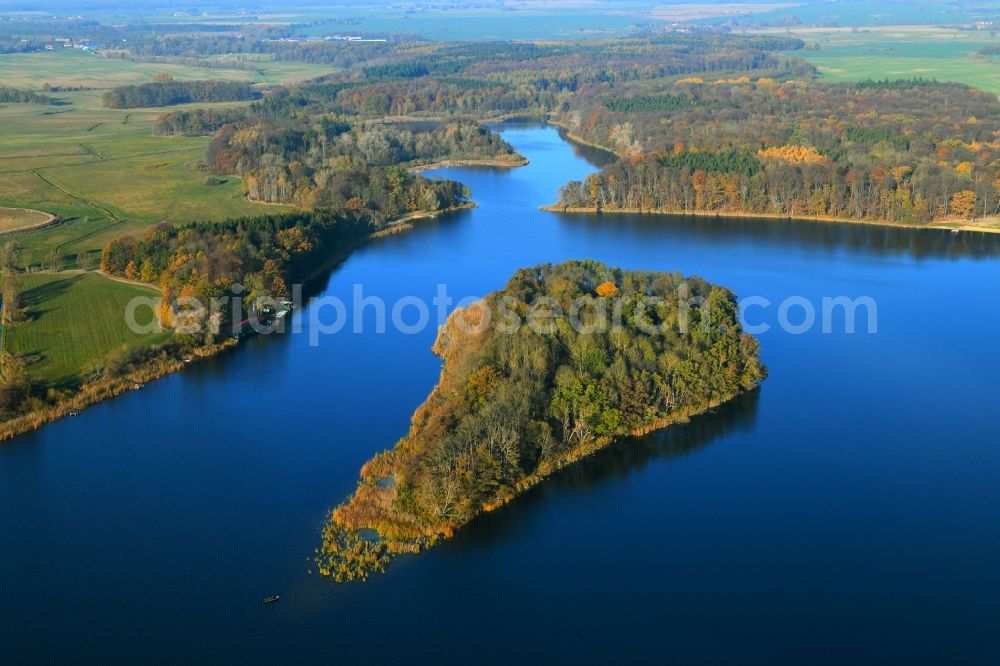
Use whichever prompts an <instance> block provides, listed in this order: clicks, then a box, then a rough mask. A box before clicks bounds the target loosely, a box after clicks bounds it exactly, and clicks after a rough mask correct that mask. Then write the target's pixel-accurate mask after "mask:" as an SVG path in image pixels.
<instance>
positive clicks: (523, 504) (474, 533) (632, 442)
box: [445, 389, 760, 548]
mask: <svg viewBox="0 0 1000 666" xmlns="http://www.w3.org/2000/svg"><path fill="white" fill-rule="evenodd" d="M759 402H760V389H757V390H754V391H751V392H749V393H745V394H743V395H741V396H738V397H737V398H735V399H733V400H731V401H729V402H728V403H726V404H724V405H722V406H721V407H719V408H717V409H716V410H714V411H712V412H708V413H705V414H702V415H700V416H696V417H694V418H692V419H691V420H690V421H689V422H688V423H683V424H678V425H674V426H671V427H669V428H666V429H664V430H660V431H657V432H654V433H651V434H649V435H645V436H643V437H631V438H628V439H625V440H623V441H621V442H617V443H615V444H612V445H611V446H609V447H607V448H605V449H603V450H601V451H599V452H597V453H595V454H594V455H592V456H590V457H588V458H584V459H583V460H580V461H578V462H576V463H574V464H572V465H570V466H569V467H566V468H564V469H562V470H559V471H558V472H556V473H555V474H553V475H552V476H551V477H549V478H548V479H546V480H545V482H544V483H542V484H540V485H537V486H535V487H534V488H532V489H531V490H529V491H528V492H526V493H525V494H524V495H522V496H520V497H518V498H517V499H515V500H514V501H513V502H511V503H510V504H509V505H507V506H505V507H504V508H503V509H502V510H500V511H497V512H495V513H486V514H481V515H480V516H479V517H477V518H476V519H475V520H474V521H473V522H472V523H470V524H469V525H468V526H466V527H465V528H464V529H463V530H462V531H460V532H459V533H458V535H457V536H456V537H455V538H454V539H453V540H452V541H450V542H448V543H447V544H446V545H445V547H449V546H451V547H457V548H461V547H462V544H463V542H465V543H467V544H468V545H470V546H474V545H476V544H478V543H482V542H488V541H496V542H499V541H500V540H501V539H503V538H505V536H507V535H509V534H510V533H512V532H516V531H518V530H519V529H521V527H520V526H521V525H522V524H523V523H522V520H520V518H521V517H522V516H519V515H518V514H519V513H520V512H530V511H533V510H536V509H537V508H538V507H539V506H542V505H543V504H544V503H545V502H546V501H547V500H548V498H550V497H551V494H552V493H556V494H567V493H574V492H589V491H591V490H592V489H593V488H594V487H595V486H599V485H601V484H606V483H609V482H613V481H616V480H619V479H623V478H626V477H628V476H629V475H631V474H634V473H635V472H638V471H639V470H641V469H643V468H644V467H646V466H647V465H649V464H650V463H652V462H657V461H669V460H672V459H679V458H683V457H686V456H689V455H691V454H693V453H696V452H698V451H699V450H701V449H704V448H705V447H707V446H709V445H710V444H713V443H716V442H719V441H720V440H721V439H723V438H725V437H726V436H728V435H730V434H732V433H734V432H747V431H752V430H753V428H754V425H755V423H756V421H757V409H758V405H759ZM452 544H453V545H452Z"/></svg>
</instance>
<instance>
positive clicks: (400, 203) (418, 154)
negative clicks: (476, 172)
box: [205, 116, 523, 217]
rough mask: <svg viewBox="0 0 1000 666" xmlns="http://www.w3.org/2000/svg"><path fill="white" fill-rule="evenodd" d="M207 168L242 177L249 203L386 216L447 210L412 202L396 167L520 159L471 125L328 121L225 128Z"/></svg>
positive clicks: (430, 198) (426, 201)
mask: <svg viewBox="0 0 1000 666" xmlns="http://www.w3.org/2000/svg"><path fill="white" fill-rule="evenodd" d="M205 156H206V162H207V163H208V166H209V167H210V168H211V169H213V170H214V171H216V172H218V173H222V174H236V175H238V176H241V177H242V178H243V187H244V190H245V191H246V193H247V196H249V197H250V198H251V199H254V200H257V201H267V202H275V203H295V204H298V205H301V206H304V207H306V208H327V209H338V208H343V207H344V206H346V205H347V203H348V202H349V201H351V200H353V199H356V198H359V197H360V198H361V200H362V201H364V202H365V205H366V206H370V205H371V204H372V203H373V202H375V203H376V209H377V210H379V211H381V212H382V213H383V214H384V215H385V216H387V217H391V216H393V215H398V214H401V213H404V212H407V211H412V210H415V209H416V207H418V206H419V205H422V206H424V208H426V209H428V210H437V209H438V208H440V207H442V206H443V205H445V202H443V201H439V200H438V198H439V197H437V194H436V191H435V190H433V189H431V190H425V191H423V192H421V193H420V196H422V197H424V198H423V200H422V201H421V202H419V204H418V203H416V202H414V201H411V200H410V197H411V195H412V194H413V193H412V192H407V191H405V185H406V183H407V182H408V179H407V177H406V176H405V175H403V171H402V170H401V169H399V168H396V167H397V165H409V164H417V163H420V164H426V163H429V162H435V161H439V160H482V161H488V162H490V163H495V164H498V165H510V166H515V165H517V164H521V163H523V158H522V157H521V156H520V155H518V154H517V153H515V152H514V149H513V148H511V146H510V145H509V144H508V143H507V142H506V141H504V140H503V139H501V138H500V137H499V135H497V134H496V133H495V132H492V131H491V130H488V129H486V128H484V127H481V126H480V125H477V124H475V123H467V122H454V123H447V124H443V125H439V126H435V127H433V128H425V129H410V128H407V127H405V126H397V125H381V124H370V125H352V124H350V123H348V122H345V121H341V120H334V119H332V118H330V117H326V116H324V117H321V118H320V119H319V122H318V123H316V124H313V123H311V122H307V123H302V124H297V123H278V122H247V123H236V124H231V125H226V126H225V127H224V128H223V129H222V131H220V132H219V133H218V134H217V135H216V137H215V139H213V141H212V143H211V144H210V145H209V146H208V149H207V150H206V153H205Z"/></svg>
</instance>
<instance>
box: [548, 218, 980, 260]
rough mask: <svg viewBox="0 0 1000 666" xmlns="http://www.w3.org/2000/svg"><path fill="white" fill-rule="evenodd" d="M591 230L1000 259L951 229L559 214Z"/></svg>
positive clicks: (975, 235)
mask: <svg viewBox="0 0 1000 666" xmlns="http://www.w3.org/2000/svg"><path fill="white" fill-rule="evenodd" d="M560 216H561V217H562V218H563V219H564V220H565V221H566V222H569V223H576V224H579V225H580V226H582V227H584V231H587V232H595V233H596V232H599V231H603V232H604V233H607V230H608V229H615V230H616V231H619V232H623V233H629V234H632V235H634V236H637V237H640V238H641V237H647V236H648V237H649V240H650V241H653V240H659V241H662V240H663V239H664V237H665V236H666V237H669V236H671V235H674V236H677V237H678V238H681V237H684V238H689V239H692V240H697V241H699V242H707V243H711V242H714V241H732V240H746V239H748V238H752V239H758V240H762V241H772V242H773V243H774V244H777V245H789V246H794V247H799V248H801V249H804V250H809V251H822V250H825V251H827V252H830V253H833V252H840V251H844V250H849V251H851V252H856V253H860V254H869V255H886V254H897V255H907V256H909V257H912V258H913V259H916V260H921V259H964V258H972V259H989V258H995V257H998V256H1000V234H994V233H986V232H977V231H964V232H962V233H960V234H953V233H951V232H950V231H949V230H947V229H917V228H909V227H890V226H886V225H876V224H848V223H832V222H817V221H812V220H779V219H772V218H757V217H707V216H697V217H694V216H684V215H663V214H652V213H627V214H620V213H614V214H601V213H560Z"/></svg>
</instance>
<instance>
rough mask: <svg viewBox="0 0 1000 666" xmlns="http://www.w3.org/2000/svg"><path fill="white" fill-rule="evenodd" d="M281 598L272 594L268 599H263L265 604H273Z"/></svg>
mask: <svg viewBox="0 0 1000 666" xmlns="http://www.w3.org/2000/svg"><path fill="white" fill-rule="evenodd" d="M280 598H281V595H278V594H273V595H271V596H270V597H264V603H265V604H273V603H274V602H275V601H277V600H278V599H280Z"/></svg>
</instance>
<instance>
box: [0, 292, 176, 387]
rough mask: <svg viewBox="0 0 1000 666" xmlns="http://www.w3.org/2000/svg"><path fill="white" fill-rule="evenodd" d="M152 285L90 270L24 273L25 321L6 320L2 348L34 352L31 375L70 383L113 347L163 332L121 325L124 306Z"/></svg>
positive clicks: (140, 341) (152, 339)
mask: <svg viewBox="0 0 1000 666" xmlns="http://www.w3.org/2000/svg"><path fill="white" fill-rule="evenodd" d="M156 295H157V292H156V291H155V290H152V289H148V288H143V287H137V286H134V285H130V284H122V283H119V282H114V281H112V280H109V279H107V278H105V277H102V276H100V275H97V274H95V273H77V274H34V275H26V276H24V284H23V289H22V299H23V302H24V307H25V311H26V313H27V316H28V321H26V322H23V323H19V324H16V325H14V326H11V327H10V329H9V330H8V331H7V334H6V335H5V336H4V345H5V346H6V349H5V351H9V352H11V353H14V354H24V355H27V356H31V357H35V356H37V357H39V360H37V361H36V362H34V363H31V364H30V365H29V366H28V373H29V375H31V378H32V379H33V380H35V381H38V382H42V383H44V384H47V385H50V386H73V385H75V384H77V383H78V382H79V381H80V380H81V379H82V378H83V377H84V376H85V373H86V371H87V369H88V368H92V367H96V366H99V365H101V362H102V360H103V359H104V358H105V357H106V356H107V354H108V353H109V352H111V351H112V350H114V349H120V348H122V347H123V346H124V347H136V346H140V345H142V346H146V345H150V344H154V343H156V342H160V341H162V340H163V339H165V336H166V334H150V335H137V334H135V333H133V332H132V331H130V330H129V329H128V327H127V326H126V325H125V306H126V304H127V303H128V302H129V300H131V299H132V298H134V297H136V296H156Z"/></svg>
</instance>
